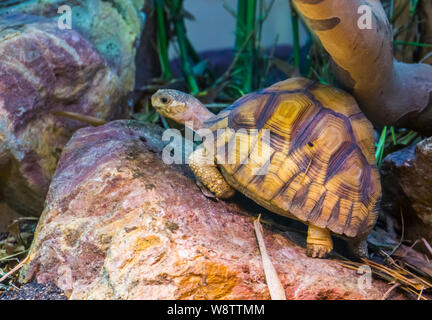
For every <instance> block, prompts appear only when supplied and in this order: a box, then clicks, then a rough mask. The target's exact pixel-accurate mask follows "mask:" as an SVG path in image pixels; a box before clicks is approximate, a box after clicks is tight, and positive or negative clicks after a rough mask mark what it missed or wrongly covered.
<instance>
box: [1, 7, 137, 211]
mask: <svg viewBox="0 0 432 320" xmlns="http://www.w3.org/2000/svg"><path fill="white" fill-rule="evenodd" d="M0 25H1V26H7V27H1V28H0V39H1V40H0V200H5V201H6V203H8V205H9V206H11V207H12V208H13V209H15V210H16V211H18V212H19V213H21V214H25V215H39V214H40V212H41V211H42V209H43V201H44V198H45V194H46V192H47V190H48V186H49V182H50V180H51V177H52V174H53V173H54V170H55V167H56V163H57V160H58V158H59V156H60V153H61V151H62V149H63V146H64V145H65V144H66V142H67V140H68V139H69V138H70V136H71V135H72V133H73V132H74V131H75V130H76V129H78V128H80V127H83V124H82V123H79V122H77V121H73V120H67V119H65V118H60V117H57V116H54V115H53V112H54V111H57V110H65V111H73V112H79V113H82V114H87V115H93V116H98V117H101V118H104V119H113V118H115V117H116V116H119V115H120V114H123V113H124V110H123V109H122V108H123V106H124V104H122V102H124V100H125V97H126V94H127V93H128V92H129V91H130V90H132V87H123V86H122V85H121V84H120V83H121V81H120V80H121V79H120V77H119V75H117V74H116V73H115V72H114V71H113V70H111V68H110V67H109V66H108V65H107V63H106V61H105V59H104V58H102V56H101V55H100V54H99V53H98V51H97V50H96V49H95V48H94V46H93V45H92V44H91V43H90V42H89V41H87V40H86V39H85V38H84V37H83V36H82V35H81V34H80V33H78V32H76V31H75V30H60V29H59V28H58V27H57V22H56V21H52V20H48V19H44V18H41V17H36V16H28V15H11V16H7V17H2V19H1V23H0Z"/></svg>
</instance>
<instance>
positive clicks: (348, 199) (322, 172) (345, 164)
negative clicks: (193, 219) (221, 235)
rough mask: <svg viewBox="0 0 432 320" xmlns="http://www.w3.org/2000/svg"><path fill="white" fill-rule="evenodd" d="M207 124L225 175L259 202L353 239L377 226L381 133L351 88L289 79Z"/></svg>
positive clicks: (212, 147) (241, 101)
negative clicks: (377, 136) (377, 144)
mask: <svg viewBox="0 0 432 320" xmlns="http://www.w3.org/2000/svg"><path fill="white" fill-rule="evenodd" d="M204 127H205V128H208V129H210V130H211V132H212V134H213V135H214V138H215V139H214V140H213V141H214V142H213V143H212V144H209V143H208V142H207V141H208V139H206V141H205V142H204V146H205V147H206V148H207V149H209V150H213V151H214V152H215V158H216V162H217V164H218V166H219V168H220V169H221V172H222V174H223V176H224V178H225V179H226V180H227V182H228V183H229V184H230V185H231V186H232V187H234V188H235V189H237V190H238V191H240V192H242V193H243V194H245V195H246V196H247V197H249V198H251V199H252V200H254V201H255V202H257V203H258V204H260V205H262V206H264V207H266V208H267V209H269V210H270V211H273V212H275V213H278V214H281V215H284V216H288V217H291V218H296V219H298V220H300V221H303V222H305V223H313V224H314V225H316V226H318V227H321V228H327V229H329V230H330V231H332V232H333V233H335V234H339V235H344V236H347V237H356V238H361V237H362V238H364V237H366V236H367V234H368V233H369V232H370V230H371V229H372V228H373V226H374V224H375V222H376V219H377V215H378V213H377V211H378V203H379V200H380V198H381V184H380V177H379V173H378V169H377V165H376V162H375V145H374V131H373V127H372V125H371V123H370V122H369V121H368V120H367V119H366V117H365V116H364V114H363V113H362V112H361V111H360V109H359V107H358V105H357V103H356V101H355V100H354V98H353V97H352V96H350V95H349V94H347V93H346V92H344V91H342V90H340V89H337V88H333V87H330V86H326V85H322V84H320V83H317V82H314V81H311V80H308V79H304V78H294V79H289V80H286V81H282V82H278V83H276V84H274V85H272V86H271V87H269V88H266V89H264V90H261V91H258V92H254V93H251V94H248V95H245V96H243V97H242V98H240V99H239V100H237V101H236V102H235V103H234V104H233V105H232V106H231V107H229V108H227V109H225V110H223V111H222V112H221V113H219V114H218V115H216V116H214V117H212V118H211V119H209V120H208V121H207V122H206V124H205V126H204Z"/></svg>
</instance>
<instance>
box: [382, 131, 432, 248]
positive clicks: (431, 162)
mask: <svg viewBox="0 0 432 320" xmlns="http://www.w3.org/2000/svg"><path fill="white" fill-rule="evenodd" d="M381 177H382V185H383V201H382V207H383V209H384V210H385V211H386V212H388V213H389V214H392V215H394V216H395V217H396V218H397V219H398V220H399V221H400V218H401V210H402V213H403V218H404V225H405V239H410V240H417V239H420V238H422V237H424V238H425V239H426V240H427V241H429V243H432V138H428V139H425V140H423V141H421V142H419V143H418V144H417V145H415V146H409V147H406V148H404V149H402V150H399V151H397V152H393V153H391V154H389V155H388V156H387V157H386V158H385V159H384V161H383V164H382V167H381Z"/></svg>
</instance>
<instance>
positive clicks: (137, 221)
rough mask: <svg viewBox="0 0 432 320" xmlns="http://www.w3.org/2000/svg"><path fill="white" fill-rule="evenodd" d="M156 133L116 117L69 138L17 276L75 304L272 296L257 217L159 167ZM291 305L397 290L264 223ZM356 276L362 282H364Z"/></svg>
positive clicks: (183, 172) (177, 170) (183, 171)
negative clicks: (313, 252) (312, 252)
mask: <svg viewBox="0 0 432 320" xmlns="http://www.w3.org/2000/svg"><path fill="white" fill-rule="evenodd" d="M162 148H163V144H162V143H161V129H160V128H157V127H153V126H150V125H142V124H139V123H137V122H135V121H114V122H111V123H109V124H107V125H105V126H102V127H98V128H84V129H80V130H79V131H77V132H76V133H75V134H74V136H73V137H72V139H71V140H70V141H69V142H68V144H67V146H66V148H65V150H64V152H63V154H62V157H61V159H60V162H59V165H58V167H57V170H56V173H55V175H54V178H53V181H52V184H51V186H50V189H49V193H48V197H47V202H46V207H45V210H44V212H43V214H42V216H41V219H40V222H39V225H38V227H37V231H36V235H35V240H34V242H33V245H32V248H31V252H30V255H31V257H32V258H31V261H30V262H29V263H28V264H27V265H26V266H25V268H24V269H23V270H22V274H21V275H22V277H23V279H24V280H25V281H33V280H37V281H38V282H40V283H48V282H53V283H54V284H56V285H57V286H58V287H60V288H61V289H63V290H65V291H66V293H67V295H68V296H70V298H72V299H269V298H270V296H269V291H268V287H267V285H266V282H265V276H264V272H263V267H262V263H261V256H260V253H259V249H258V247H257V243H256V239H255V234H254V230H253V224H252V216H251V215H249V214H248V213H247V212H246V211H244V210H242V209H241V208H240V207H239V206H238V205H236V203H235V202H232V203H226V202H223V201H214V200H212V199H208V198H206V197H205V196H204V195H203V194H202V192H201V191H200V189H199V188H198V187H197V186H196V184H195V182H194V180H193V179H192V178H191V177H190V176H189V175H188V170H187V168H185V167H184V166H179V165H177V166H175V167H173V166H169V165H166V164H164V163H163V162H162V160H161V158H160V152H161V150H162ZM264 239H265V243H266V245H267V249H268V252H269V255H270V257H271V259H272V261H273V263H274V265H275V268H276V270H277V272H278V274H279V277H280V279H281V281H282V283H283V286H284V288H285V291H286V295H287V298H288V299H380V298H382V297H383V295H384V293H385V292H386V291H387V290H388V289H389V288H390V286H388V285H386V284H384V283H383V282H380V281H377V280H373V281H372V283H371V286H370V287H369V288H364V289H362V287H361V285H359V283H361V280H362V275H358V274H357V273H356V272H355V271H353V270H349V269H346V268H344V267H342V266H341V264H340V262H339V261H336V260H320V259H313V258H309V257H307V256H306V254H305V249H304V248H302V247H300V246H299V245H297V244H295V243H294V242H292V241H290V240H289V239H288V238H287V237H286V236H285V235H284V234H282V233H281V232H280V231H277V230H273V229H269V228H267V227H264ZM359 281H360V282H359Z"/></svg>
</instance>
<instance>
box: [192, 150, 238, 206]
mask: <svg viewBox="0 0 432 320" xmlns="http://www.w3.org/2000/svg"><path fill="white" fill-rule="evenodd" d="M207 157H208V153H207V150H206V149H205V148H204V147H202V146H201V147H199V148H198V149H196V150H195V151H194V152H192V153H191V155H190V156H189V167H190V168H191V170H192V172H193V174H194V175H195V177H197V179H198V180H199V181H201V182H202V184H203V185H204V186H206V187H207V189H209V190H210V191H211V192H212V193H214V195H215V196H216V198H218V199H229V198H231V197H232V196H233V195H234V193H235V190H234V189H233V188H231V187H230V186H229V184H228V183H227V182H226V181H225V179H224V177H223V176H222V174H221V173H220V171H219V170H218V168H217V167H216V164H215V163H214V161H211V162H212V163H209V161H208V158H207Z"/></svg>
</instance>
